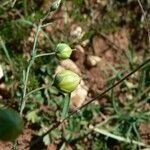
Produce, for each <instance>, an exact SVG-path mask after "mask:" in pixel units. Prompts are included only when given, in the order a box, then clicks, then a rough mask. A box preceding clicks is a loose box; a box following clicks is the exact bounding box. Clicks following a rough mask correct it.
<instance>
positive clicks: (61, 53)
mask: <svg viewBox="0 0 150 150" xmlns="http://www.w3.org/2000/svg"><path fill="white" fill-rule="evenodd" d="M55 51H56V57H57V58H58V59H68V58H70V56H71V53H72V49H71V48H70V46H69V45H67V44H65V43H59V44H58V45H57V46H56V50H55Z"/></svg>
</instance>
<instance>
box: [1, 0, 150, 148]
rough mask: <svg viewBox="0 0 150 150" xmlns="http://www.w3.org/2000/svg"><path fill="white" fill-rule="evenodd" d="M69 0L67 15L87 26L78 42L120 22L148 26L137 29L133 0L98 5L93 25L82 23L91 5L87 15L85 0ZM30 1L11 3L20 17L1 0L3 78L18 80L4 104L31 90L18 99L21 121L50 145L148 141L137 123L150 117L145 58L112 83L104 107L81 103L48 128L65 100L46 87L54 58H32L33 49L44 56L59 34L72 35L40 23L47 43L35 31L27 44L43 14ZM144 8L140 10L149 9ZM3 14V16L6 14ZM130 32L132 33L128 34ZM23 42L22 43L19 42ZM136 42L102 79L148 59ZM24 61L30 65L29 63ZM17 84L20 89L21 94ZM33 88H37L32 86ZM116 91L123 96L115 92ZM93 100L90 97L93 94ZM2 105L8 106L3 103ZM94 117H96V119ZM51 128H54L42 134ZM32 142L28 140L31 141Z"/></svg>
mask: <svg viewBox="0 0 150 150" xmlns="http://www.w3.org/2000/svg"><path fill="white" fill-rule="evenodd" d="M73 2H74V4H75V5H74V7H73V8H71V10H69V12H68V13H69V14H70V16H69V17H71V18H72V19H73V21H74V22H75V23H77V24H78V23H83V24H84V25H85V26H86V30H87V31H86V33H85V35H84V36H83V39H81V40H79V41H78V44H80V43H82V42H83V41H84V40H86V39H88V40H89V41H91V40H92V38H93V37H94V36H95V35H98V34H99V33H105V34H106V35H107V34H108V33H109V34H112V33H114V32H117V31H119V30H121V28H122V22H123V21H124V22H125V26H126V28H129V29H132V30H134V32H135V33H136V34H137V35H138V34H139V32H140V34H142V36H144V37H145V35H144V32H145V30H147V27H146V25H144V26H143V27H142V28H141V29H140V31H139V28H140V26H141V24H144V23H143V22H141V21H140V20H139V19H138V18H136V17H137V15H139V14H138V12H136V9H138V8H139V5H138V3H136V2H133V1H131V2H129V3H121V2H119V1H118V2H112V3H111V4H108V5H107V6H105V8H103V9H102V10H105V13H104V12H103V13H104V14H103V17H102V18H98V21H95V22H94V24H93V25H92V27H91V26H88V25H86V24H85V22H86V21H87V24H89V22H88V21H89V20H91V19H92V18H91V16H90V15H89V14H90V13H92V11H94V10H96V8H90V9H89V10H88V14H86V9H88V8H87V6H86V4H85V1H84V0H78V1H73ZM66 3H67V1H66ZM31 4H32V5H29V4H28V2H27V1H25V0H24V1H23V2H19V1H17V2H16V3H15V5H14V8H13V9H15V12H16V11H18V13H19V14H20V16H18V14H17V13H15V12H13V9H12V8H11V5H10V2H9V1H5V2H4V1H3V2H2V5H1V6H0V14H1V16H2V21H1V22H0V36H1V40H0V42H1V43H0V45H1V46H0V50H1V51H0V60H1V62H2V63H3V68H4V69H5V72H6V74H5V76H4V78H3V81H2V82H4V83H6V81H9V82H10V81H11V80H12V79H11V78H13V80H14V81H15V82H16V83H17V84H18V86H17V87H16V92H15V91H14V93H15V94H14V96H11V98H10V99H11V103H12V104H11V105H9V106H11V107H13V108H15V109H16V110H18V109H19V106H20V104H19V103H20V99H21V98H22V96H23V98H25V96H26V94H28V93H30V95H28V97H27V98H26V100H25V101H24V100H23V101H22V102H23V103H24V104H23V105H22V109H21V114H22V113H23V110H24V113H23V116H24V119H25V120H26V123H28V124H30V125H33V126H37V129H35V132H36V134H37V135H39V136H41V135H42V137H44V139H43V141H44V143H45V144H46V145H48V144H54V145H57V147H58V148H59V149H65V148H66V147H67V146H68V145H69V146H72V147H73V148H74V149H79V150H82V149H94V150H98V149H102V150H103V149H104V150H109V149H111V148H112V147H115V146H116V147H118V148H119V149H125V150H126V149H131V150H132V149H133V150H134V149H135V150H136V149H142V148H143V147H148V144H145V143H144V142H142V141H141V140H142V139H141V138H142V137H141V135H140V125H141V124H143V123H146V124H147V126H148V125H149V122H150V119H149V115H150V114H149V109H146V106H147V105H149V101H150V95H149V92H150V88H149V86H150V63H147V65H145V66H144V67H143V68H142V69H140V70H138V71H136V73H135V74H133V75H132V76H130V77H129V78H127V79H126V80H124V81H123V82H121V85H120V86H119V89H116V88H112V89H111V91H109V92H106V97H107V103H106V105H105V106H103V105H102V104H99V105H97V103H88V104H87V105H84V107H81V108H82V109H81V110H80V111H76V113H74V115H72V116H71V117H69V118H68V121H66V120H65V121H64V123H63V124H62V125H61V126H59V127H58V128H56V129H54V128H53V126H54V127H57V126H58V125H59V123H60V122H59V121H60V120H61V118H62V110H63V101H64V100H65V98H64V96H63V95H61V94H60V93H59V91H58V90H57V89H56V88H55V87H52V86H51V85H52V82H53V75H54V70H55V68H56V66H57V64H58V61H57V60H56V59H55V58H54V57H53V56H49V55H48V56H44V57H39V58H37V59H35V58H34V56H35V55H34V54H35V53H34V52H36V56H37V55H38V56H41V55H43V53H44V55H45V53H46V55H47V53H51V52H53V48H54V46H55V45H56V43H58V42H60V41H59V36H60V37H61V39H65V40H66V39H67V40H68V41H69V40H71V38H69V37H67V38H66V36H68V35H69V33H64V32H60V31H59V30H58V29H57V30H56V31H57V34H59V36H57V35H55V34H51V33H47V32H46V29H45V28H46V27H45V26H44V27H43V28H41V27H40V28H41V32H42V33H43V34H44V37H45V38H46V42H45V43H50V44H49V45H48V46H45V45H46V44H45V45H43V46H42V47H39V41H38V32H36V33H37V36H35V42H34V43H27V39H28V37H29V36H30V33H31V32H32V29H33V28H34V29H35V30H37V29H38V22H39V20H40V19H41V18H42V16H43V14H44V12H42V11H41V8H40V7H39V5H40V4H39V3H38V2H36V1H34V0H32V2H31ZM133 4H134V5H135V8H134V9H132V8H130V7H131V6H132V5H133ZM146 4H147V3H146V2H143V4H142V5H143V7H145V6H146ZM62 5H63V4H62ZM127 6H128V7H127ZM114 8H115V9H114ZM148 9H149V8H147V9H146V10H144V11H148ZM8 10H10V11H11V13H12V14H13V15H14V16H13V17H12V16H11V14H10V15H9V14H7V13H8V12H9V11H8ZM124 11H127V14H130V16H127V15H124V16H123V18H121V15H120V14H119V13H122V14H123V13H124ZM6 14H7V15H8V17H6ZM82 14H85V15H87V16H86V17H87V18H86V19H83V18H82ZM141 14H142V13H141ZM88 15H89V16H88ZM52 23H53V22H52ZM90 24H91V23H90ZM67 26H71V24H70V23H69V22H68V25H67ZM10 32H11V34H10ZM65 34H66V35H65ZM130 36H131V37H132V35H130ZM131 37H130V38H131ZM137 37H138V36H137ZM52 39H54V40H52ZM82 40H83V41H82ZM140 42H141V45H146V46H147V41H146V40H145V38H143V40H141V41H140ZM22 43H23V44H22ZM69 43H71V44H73V45H75V44H76V43H72V41H69ZM24 44H25V45H26V46H27V47H26V46H25V47H24V46H23V45H24ZM112 44H113V43H111V45H112ZM88 46H90V47H92V46H91V42H89V45H88ZM136 46H137V45H136V44H135V39H133V40H132V38H131V41H130V47H129V49H128V50H127V53H126V56H120V57H122V58H123V59H126V60H127V62H128V63H127V64H125V67H124V66H123V65H122V64H116V65H115V66H114V65H113V64H112V65H111V64H110V70H111V76H112V77H111V78H110V74H109V70H106V71H105V72H106V74H107V75H106V76H107V77H108V78H107V80H108V81H109V82H108V83H107V86H108V87H110V86H112V85H113V84H114V83H116V82H117V81H119V80H121V79H122V78H123V77H124V76H125V75H126V74H127V72H131V71H132V70H134V69H135V68H136V67H137V66H138V65H139V64H140V63H139V62H138V60H140V61H141V62H142V61H144V60H146V59H145V58H149V52H142V54H141V55H142V56H143V59H142V60H141V59H140V56H139V54H138V48H139V47H136ZM146 48H148V46H147V47H144V46H143V47H142V46H141V49H142V50H143V51H144V49H146ZM27 49H29V51H27ZM31 50H33V51H32V55H30V54H31ZM87 54H88V53H87ZM28 56H29V57H28ZM28 58H29V59H30V61H29V60H28ZM33 59H35V61H34V62H32V60H33ZM29 62H30V65H28V63H29ZM117 65H118V66H117ZM7 66H9V67H10V68H11V71H10V72H11V73H8V70H7V69H6V68H7ZM27 67H28V73H27V74H26V71H25V70H26V68H27ZM119 67H121V71H120V69H119V70H118V68H119ZM23 71H24V72H23ZM22 76H23V77H22ZM10 83H11V82H10ZM23 85H25V87H24V86H23ZM12 86H13V85H12ZM22 89H24V92H23V93H24V94H23V95H22ZM34 89H36V90H35V91H34ZM0 90H1V89H0ZM32 90H33V91H32ZM121 94H122V95H123V97H120V95H121ZM123 98H124V99H123ZM3 100H4V99H2V100H0V103H1V104H3ZM16 100H17V104H15V105H16V106H13V101H16ZM122 100H124V101H123V102H122ZM92 101H93V102H94V101H95V98H94V99H93V100H92ZM18 104H19V106H18ZM5 105H6V106H7V103H5ZM66 105H67V103H66ZM16 107H17V108H16ZM66 109H67V107H66ZM63 113H64V114H63V118H65V116H66V110H65V109H64V112H63ZM69 114H70V113H69ZM98 119H100V121H97V120H98ZM51 128H52V129H53V130H52V131H51V130H50V131H51V132H49V133H48V134H45V133H46V132H47V131H48V129H51ZM44 135H45V136H44ZM34 142H35V141H32V144H33V143H34Z"/></svg>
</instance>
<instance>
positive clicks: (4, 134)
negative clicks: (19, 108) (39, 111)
mask: <svg viewBox="0 0 150 150" xmlns="http://www.w3.org/2000/svg"><path fill="white" fill-rule="evenodd" d="M22 130H23V121H22V118H21V117H20V115H19V114H18V113H17V112H16V111H14V110H13V109H3V108H0V140H1V141H15V140H16V138H17V137H18V136H19V134H21V133H22Z"/></svg>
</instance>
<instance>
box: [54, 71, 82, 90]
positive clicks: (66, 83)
mask: <svg viewBox="0 0 150 150" xmlns="http://www.w3.org/2000/svg"><path fill="white" fill-rule="evenodd" d="M79 83H80V77H79V76H78V75H77V74H76V73H74V72H72V71H70V70H63V71H62V72H60V73H58V74H57V75H56V76H55V79H54V85H55V86H56V87H57V88H58V89H60V90H61V91H62V92H66V93H71V92H72V91H74V90H75V89H76V87H77V86H78V85H79Z"/></svg>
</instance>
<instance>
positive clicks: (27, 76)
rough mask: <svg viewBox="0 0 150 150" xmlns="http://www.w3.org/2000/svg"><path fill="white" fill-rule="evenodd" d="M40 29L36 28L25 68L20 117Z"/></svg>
mask: <svg viewBox="0 0 150 150" xmlns="http://www.w3.org/2000/svg"><path fill="white" fill-rule="evenodd" d="M40 28H41V24H40V25H39V26H38V28H37V32H36V35H35V39H34V45H33V49H32V56H31V59H30V61H29V65H28V68H27V72H26V77H25V81H24V89H23V96H22V103H21V108H20V114H21V115H22V113H23V110H24V108H25V104H26V98H25V96H26V92H27V83H28V78H29V72H30V69H31V66H32V65H33V63H34V60H35V57H36V45H37V39H38V35H39V32H40Z"/></svg>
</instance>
